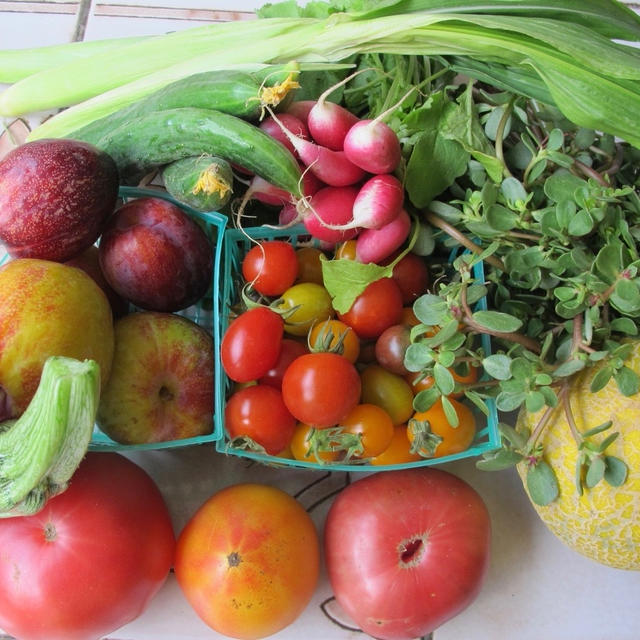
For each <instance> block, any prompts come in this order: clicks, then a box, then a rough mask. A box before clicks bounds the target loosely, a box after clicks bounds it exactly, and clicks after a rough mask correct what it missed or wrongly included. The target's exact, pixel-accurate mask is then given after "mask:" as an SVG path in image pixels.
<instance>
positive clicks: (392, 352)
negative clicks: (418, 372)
mask: <svg viewBox="0 0 640 640" xmlns="http://www.w3.org/2000/svg"><path fill="white" fill-rule="evenodd" d="M410 344H411V329H410V328H409V327H408V326H407V325H403V324H394V325H392V326H391V327H389V328H388V329H385V330H384V331H383V332H382V333H381V334H380V335H379V336H378V339H377V340H376V346H375V352H376V360H377V361H378V363H379V364H380V366H382V367H384V368H385V369H388V370H389V371H391V372H392V373H397V374H398V375H399V376H403V375H405V374H406V373H408V371H407V368H406V367H405V366H404V354H405V351H406V350H407V347H408V346H409V345H410Z"/></svg>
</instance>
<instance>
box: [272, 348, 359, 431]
mask: <svg viewBox="0 0 640 640" xmlns="http://www.w3.org/2000/svg"><path fill="white" fill-rule="evenodd" d="M360 388H361V383H360V376H359V375H358V371H357V369H356V368H355V366H354V365H353V364H352V363H351V362H349V360H347V359H346V358H345V357H344V356H341V355H338V354H337V353H321V352H319V353H307V354H305V355H303V356H300V357H299V358H297V359H296V360H294V361H293V362H292V363H291V364H290V365H289V368H288V369H287V370H286V372H285V374H284V378H283V380H282V396H283V398H284V402H285V404H286V406H287V408H288V409H289V411H290V412H291V413H292V414H293V415H294V416H295V417H296V418H297V419H298V420H299V421H300V422H306V423H307V424H310V425H313V426H316V427H328V426H331V425H335V424H337V423H338V422H339V421H340V420H341V419H342V418H344V416H346V415H347V413H349V411H351V409H353V407H355V406H356V405H357V404H358V401H359V399H360Z"/></svg>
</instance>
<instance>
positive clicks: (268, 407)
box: [224, 384, 296, 455]
mask: <svg viewBox="0 0 640 640" xmlns="http://www.w3.org/2000/svg"><path fill="white" fill-rule="evenodd" d="M224 419H225V426H226V429H227V432H228V434H229V437H230V438H231V439H234V438H238V437H242V436H244V437H247V438H251V440H253V441H254V442H255V443H257V444H259V445H260V446H261V447H264V449H265V451H266V452H267V453H268V454H270V455H277V454H278V453H280V452H281V451H282V450H283V449H284V448H285V447H286V446H287V445H288V444H289V443H290V442H291V438H292V436H293V430H294V429H295V426H296V420H295V418H294V417H293V416H292V415H291V414H290V413H289V411H288V410H287V407H286V406H285V404H284V402H283V400H282V394H281V393H280V391H278V389H274V388H273V387H270V386H269V385H266V384H254V385H251V386H249V387H245V388H244V389H240V390H239V391H236V392H235V393H234V394H233V395H232V396H231V397H230V398H229V399H228V400H227V406H226V408H225V412H224Z"/></svg>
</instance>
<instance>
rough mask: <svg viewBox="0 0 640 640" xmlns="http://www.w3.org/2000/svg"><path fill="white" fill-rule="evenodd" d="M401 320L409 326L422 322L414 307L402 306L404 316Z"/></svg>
mask: <svg viewBox="0 0 640 640" xmlns="http://www.w3.org/2000/svg"><path fill="white" fill-rule="evenodd" d="M400 322H401V323H402V324H406V325H407V326H409V327H415V326H417V325H419V324H420V320H418V318H417V317H416V314H415V313H414V311H413V307H402V317H401V319H400Z"/></svg>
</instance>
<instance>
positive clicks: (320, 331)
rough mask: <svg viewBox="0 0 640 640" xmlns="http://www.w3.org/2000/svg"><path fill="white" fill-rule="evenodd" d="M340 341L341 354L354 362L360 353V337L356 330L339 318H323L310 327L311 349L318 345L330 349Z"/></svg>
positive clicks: (324, 349)
mask: <svg viewBox="0 0 640 640" xmlns="http://www.w3.org/2000/svg"><path fill="white" fill-rule="evenodd" d="M340 342H341V343H342V352H341V353H342V355H343V356H344V357H345V358H346V359H347V360H349V361H350V362H356V360H357V359H358V356H359V355H360V338H358V336H357V334H356V332H355V331H354V330H353V329H352V328H351V327H350V326H349V325H347V324H345V323H344V322H342V321H341V320H334V319H329V320H324V321H322V322H318V323H317V324H315V325H313V327H311V331H309V344H310V345H311V348H312V349H315V348H317V347H318V346H319V345H320V346H321V347H322V349H321V350H323V351H330V350H333V349H335V348H336V347H337V345H338V343H340Z"/></svg>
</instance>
